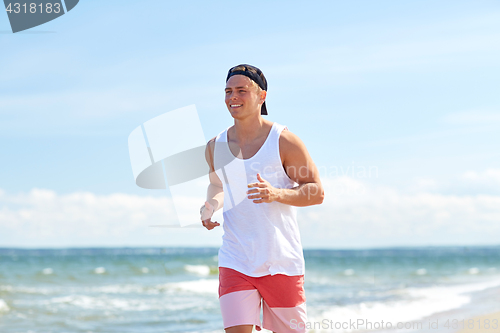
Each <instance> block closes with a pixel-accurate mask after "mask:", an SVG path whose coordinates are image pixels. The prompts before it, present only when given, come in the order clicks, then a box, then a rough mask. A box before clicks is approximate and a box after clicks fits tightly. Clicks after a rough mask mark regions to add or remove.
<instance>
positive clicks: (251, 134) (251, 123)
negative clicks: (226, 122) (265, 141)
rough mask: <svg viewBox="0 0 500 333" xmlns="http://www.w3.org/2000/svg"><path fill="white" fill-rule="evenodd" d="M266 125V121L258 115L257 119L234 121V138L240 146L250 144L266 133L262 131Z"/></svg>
mask: <svg viewBox="0 0 500 333" xmlns="http://www.w3.org/2000/svg"><path fill="white" fill-rule="evenodd" d="M267 123H268V121H266V120H265V119H264V118H262V117H261V116H260V115H259V116H258V117H252V118H246V119H235V120H234V133H235V134H234V138H235V139H236V140H237V141H238V143H241V144H244V143H247V142H252V141H254V140H256V139H257V138H259V137H260V136H262V135H265V134H266V133H267V131H266V130H264V128H265V127H267V126H266V125H267ZM264 132H265V133H264Z"/></svg>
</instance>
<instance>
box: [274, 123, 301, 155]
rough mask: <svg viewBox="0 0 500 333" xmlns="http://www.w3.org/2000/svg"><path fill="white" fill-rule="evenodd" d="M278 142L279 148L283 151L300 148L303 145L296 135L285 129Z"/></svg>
mask: <svg viewBox="0 0 500 333" xmlns="http://www.w3.org/2000/svg"><path fill="white" fill-rule="evenodd" d="M279 142H280V148H283V149H285V150H291V149H297V148H301V147H302V146H303V145H304V143H303V142H302V140H301V139H300V138H299V137H298V135H297V134H295V133H293V132H292V131H290V130H289V129H288V128H287V127H285V128H284V129H283V131H281V135H280V139H279Z"/></svg>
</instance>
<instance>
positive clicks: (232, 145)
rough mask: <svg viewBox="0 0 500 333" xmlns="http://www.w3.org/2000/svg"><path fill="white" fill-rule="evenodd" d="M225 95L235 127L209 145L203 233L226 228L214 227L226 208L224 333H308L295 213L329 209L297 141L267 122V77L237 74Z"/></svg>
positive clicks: (244, 70)
mask: <svg viewBox="0 0 500 333" xmlns="http://www.w3.org/2000/svg"><path fill="white" fill-rule="evenodd" d="M225 93H226V98H225V102H226V106H227V109H228V110H229V112H230V114H231V116H232V117H233V118H234V125H233V126H231V127H229V128H228V129H226V130H225V131H223V132H221V133H220V134H219V135H217V136H216V137H214V138H212V139H211V140H210V141H209V142H208V143H207V147H206V151H205V157H206V160H207V163H208V165H209V167H210V173H209V178H210V185H209V187H208V190H207V201H206V202H205V205H204V206H202V207H201V210H200V213H201V220H202V224H203V226H205V227H206V228H207V229H208V230H211V229H213V228H215V227H216V226H219V225H220V224H219V223H218V222H214V221H211V218H212V215H213V212H214V211H216V210H218V209H220V208H221V207H224V212H223V216H224V226H223V228H224V236H223V244H222V246H221V248H220V250H219V301H220V306H221V312H222V317H223V322H224V329H225V331H226V332H227V333H249V332H251V331H252V328H253V325H255V326H256V329H257V330H261V326H262V327H264V328H265V329H269V330H272V331H274V332H279V333H284V332H304V331H305V329H304V326H305V322H306V320H307V318H306V307H305V294H304V288H303V284H304V271H305V268H304V257H303V251H302V245H301V242H300V235H299V229H298V225H297V220H296V208H295V207H296V206H310V205H317V204H321V203H322V202H323V197H324V192H323V187H322V185H321V182H320V178H319V174H318V170H317V168H316V166H315V164H314V163H313V161H312V159H311V157H310V156H309V153H308V152H307V149H306V147H305V145H304V143H303V142H302V141H301V140H300V139H299V138H298V137H297V136H296V135H295V134H293V133H292V132H290V131H289V130H288V129H287V128H286V126H283V125H280V124H278V123H275V122H274V123H273V122H271V121H269V120H266V119H264V118H263V117H262V115H267V107H266V104H265V99H266V95H267V81H266V78H265V77H264V74H263V73H262V71H260V70H259V69H258V68H256V67H254V66H250V65H239V66H235V67H233V68H231V69H230V70H229V73H228V75H227V79H226V89H225ZM297 184H298V185H297ZM296 185H297V186H296ZM261 300H262V307H263V323H262V325H261V322H260V306H261Z"/></svg>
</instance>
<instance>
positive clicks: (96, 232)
mask: <svg viewBox="0 0 500 333" xmlns="http://www.w3.org/2000/svg"><path fill="white" fill-rule="evenodd" d="M492 180H494V181H496V182H498V183H497V184H500V170H498V169H489V170H485V171H483V172H472V171H471V172H468V173H466V174H464V175H462V176H461V177H459V178H458V179H455V180H454V182H462V183H464V184H466V183H467V184H470V183H471V182H472V183H481V182H491V181H492ZM322 181H323V184H324V187H325V194H326V196H325V201H324V203H323V204H322V205H319V206H312V207H303V208H299V213H298V219H299V224H300V227H301V234H302V241H303V245H304V246H305V247H336V248H352V247H376V246H406V245H414V246H418V245H481V244H492V243H496V242H497V239H500V223H499V222H500V195H488V194H481V193H477V194H474V195H470V194H469V195H457V194H443V193H437V192H436V191H437V190H438V189H439V186H441V185H440V184H439V182H436V181H433V180H432V179H424V180H422V184H423V185H422V187H421V188H420V190H418V191H404V190H400V189H395V188H392V187H388V186H382V185H374V184H370V183H369V182H367V181H364V180H363V181H362V180H358V179H354V178H352V177H348V176H342V177H337V178H325V179H323V180H322ZM429 187H431V188H432V192H431V191H429ZM201 201H202V199H197V198H192V199H189V198H187V199H186V200H184V201H183V204H182V205H181V207H178V209H180V210H189V209H193V207H196V209H198V207H199V205H200V202H201ZM172 212H173V210H172V208H171V206H169V202H168V200H167V198H166V197H164V198H154V197H141V196H135V195H128V194H120V193H117V194H110V195H95V194H92V193H88V192H75V193H70V194H64V195H60V194H57V193H56V192H54V191H50V190H43V189H33V190H31V191H30V192H29V193H20V194H16V195H13V194H9V193H6V192H3V191H0V235H1V236H0V243H2V244H4V245H5V244H18V245H19V246H30V245H31V244H43V245H52V246H64V245H66V246H76V245H79V244H89V245H104V246H106V245H115V244H116V243H117V240H121V241H122V245H142V246H146V245H152V244H159V243H160V244H163V245H176V246H179V245H186V246H197V245H213V246H217V245H219V244H220V241H221V239H220V237H221V234H222V228H216V229H217V230H215V231H210V232H208V231H206V230H204V229H202V228H199V229H200V230H198V228H182V229H180V228H177V229H175V228H174V229H172V228H166V229H165V228H163V229H162V228H150V227H149V226H151V225H161V224H166V223H168V222H169V221H168V220H169V217H172ZM218 213H219V212H218ZM170 222H173V221H170ZM14 240H15V242H17V243H15V242H14Z"/></svg>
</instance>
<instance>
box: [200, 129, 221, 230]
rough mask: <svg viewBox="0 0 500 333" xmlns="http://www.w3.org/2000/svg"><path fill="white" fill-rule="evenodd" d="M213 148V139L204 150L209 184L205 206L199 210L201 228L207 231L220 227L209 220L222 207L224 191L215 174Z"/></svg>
mask: <svg viewBox="0 0 500 333" xmlns="http://www.w3.org/2000/svg"><path fill="white" fill-rule="evenodd" d="M214 146H215V138H213V139H212V140H210V141H208V143H207V147H206V149H205V159H206V161H207V164H208V166H209V174H208V176H209V179H210V184H209V185H208V189H207V200H206V202H205V204H204V205H203V206H202V207H201V209H200V214H201V220H202V224H203V226H205V227H206V228H207V229H208V230H211V229H213V228H215V227H216V226H218V225H220V224H219V223H218V222H216V221H215V222H212V221H211V218H212V215H213V213H214V212H215V211H217V210H219V209H220V208H222V207H223V205H224V191H223V187H222V182H221V181H220V179H219V176H217V174H216V173H215V168H214V163H213V160H214V159H213V156H214Z"/></svg>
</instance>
